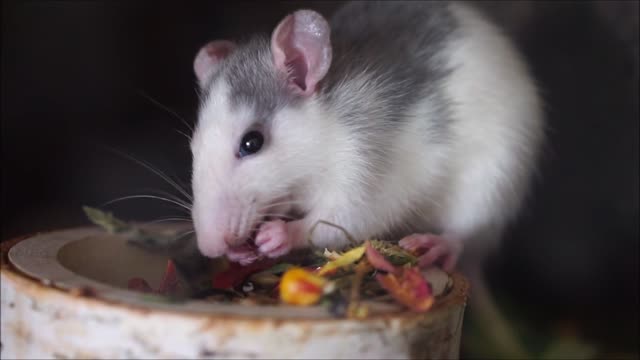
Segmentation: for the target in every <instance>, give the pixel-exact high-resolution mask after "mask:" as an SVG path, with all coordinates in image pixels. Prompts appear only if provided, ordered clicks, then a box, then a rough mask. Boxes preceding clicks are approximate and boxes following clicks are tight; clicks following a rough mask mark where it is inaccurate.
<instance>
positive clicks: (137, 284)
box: [127, 278, 153, 293]
mask: <svg viewBox="0 0 640 360" xmlns="http://www.w3.org/2000/svg"><path fill="white" fill-rule="evenodd" d="M127 288H128V289H129V290H134V291H140V292H144V293H150V292H152V291H153V289H151V286H149V284H148V283H147V281H146V280H145V279H141V278H131V279H129V282H128V283H127Z"/></svg>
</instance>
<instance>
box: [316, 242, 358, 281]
mask: <svg viewBox="0 0 640 360" xmlns="http://www.w3.org/2000/svg"><path fill="white" fill-rule="evenodd" d="M364 252H365V247H364V246H358V247H356V248H353V249H351V250H349V251H347V252H346V253H344V254H342V255H340V257H339V258H337V259H335V260H333V261H330V262H328V263H326V264H324V266H323V267H321V268H320V270H318V275H320V276H323V275H326V274H328V273H330V272H332V271H334V270H337V269H339V268H342V267H345V266H347V265H351V264H353V263H355V262H356V261H358V260H360V258H362V256H363V255H364Z"/></svg>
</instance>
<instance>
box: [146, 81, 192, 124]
mask: <svg viewBox="0 0 640 360" xmlns="http://www.w3.org/2000/svg"><path fill="white" fill-rule="evenodd" d="M138 95H140V96H142V97H144V98H145V99H147V100H149V101H150V102H151V103H153V104H154V105H156V106H158V107H159V108H160V109H162V110H164V111H166V112H168V113H169V114H171V115H173V116H174V117H175V118H176V119H178V120H180V121H182V123H183V124H184V125H185V126H186V127H187V128H188V129H189V130H191V132H193V126H191V125H190V124H189V123H188V122H187V121H186V120H185V119H184V118H182V117H181V116H180V115H178V114H177V113H176V112H175V111H173V110H171V109H169V108H168V107H167V106H165V105H162V104H161V103H160V102H159V101H157V100H156V99H154V98H152V97H151V96H149V95H148V94H147V93H145V92H144V91H142V90H140V89H138Z"/></svg>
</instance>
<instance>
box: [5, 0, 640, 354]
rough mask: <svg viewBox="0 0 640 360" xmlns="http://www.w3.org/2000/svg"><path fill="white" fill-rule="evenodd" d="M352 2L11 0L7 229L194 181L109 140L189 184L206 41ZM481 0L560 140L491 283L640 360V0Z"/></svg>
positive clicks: (523, 305) (524, 305) (63, 220)
mask: <svg viewBox="0 0 640 360" xmlns="http://www.w3.org/2000/svg"><path fill="white" fill-rule="evenodd" d="M337 5H339V3H338V2H327V1H322V2H301V1H290V2H266V1H261V2H238V1H234V2H217V1H216V2H213V1H210V2H145V1H135V2H133V1H132V2H125V1H87V2H85V1H67V2H64V1H24V2H17V1H3V2H2V210H3V212H2V213H3V217H2V224H3V225H2V240H6V239H9V238H11V237H15V236H18V235H22V234H25V233H31V232H36V231H44V230H50V229H56V228H64V227H70V226H79V225H87V224H88V222H87V220H86V218H85V217H84V214H83V212H82V210H81V206H82V205H91V206H102V204H104V203H105V202H107V201H109V200H113V199H116V198H119V197H122V196H127V195H135V194H143V193H150V190H149V189H152V190H164V191H168V192H171V193H173V194H177V191H175V189H172V188H171V187H170V186H169V185H167V184H166V183H165V182H163V180H162V179H160V177H158V176H156V175H154V174H153V173H152V172H150V171H149V170H147V169H145V168H144V167H142V166H140V165H139V164H136V163H135V162H134V161H131V160H129V159H127V158H125V157H122V156H120V155H117V154H116V153H114V152H112V151H110V150H109V149H110V148H113V149H116V150H118V151H121V152H124V153H127V154H130V155H131V156H133V157H135V158H136V159H140V160H144V161H146V162H149V163H151V164H152V165H153V166H154V167H156V168H158V169H160V170H162V171H164V172H166V173H168V174H170V175H172V176H176V177H177V178H179V179H181V181H182V182H183V183H184V184H186V185H187V187H188V183H189V180H190V167H191V164H190V161H191V155H190V153H189V148H188V143H187V140H186V139H185V138H184V137H183V136H182V135H181V134H179V133H178V132H177V131H176V130H179V131H182V132H186V133H189V132H190V130H189V128H188V127H187V126H186V125H185V124H184V123H183V122H182V121H181V120H179V119H177V118H176V117H175V116H174V115H172V114H171V113H170V112H175V114H177V115H178V116H179V117H181V118H183V119H184V121H186V122H187V123H188V124H191V125H192V124H193V123H194V121H195V116H196V109H197V95H196V83H195V77H194V75H193V71H192V63H193V58H194V56H195V54H196V52H197V51H198V49H199V47H200V46H202V45H203V44H204V43H205V42H207V41H209V40H211V39H215V38H228V39H240V38H243V37H246V36H248V35H249V34H251V33H254V32H257V31H261V32H270V31H271V30H272V29H273V27H274V26H275V25H276V24H277V22H278V21H279V20H280V19H281V18H282V17H283V16H284V15H285V14H286V13H287V12H289V11H292V10H293V9H296V8H299V7H307V8H313V9H316V10H318V11H320V12H322V13H324V14H325V15H330V14H331V12H332V11H333V10H334V9H335V7H336V6H337ZM482 6H483V8H484V9H485V10H486V11H487V12H488V13H489V14H490V15H491V16H492V17H494V18H495V19H496V20H497V21H499V22H500V23H501V24H502V25H503V26H504V27H505V28H506V29H507V30H508V31H509V33H510V34H511V36H512V37H513V38H514V39H515V40H516V42H517V45H518V46H519V47H520V49H521V50H522V51H523V52H524V54H525V55H526V56H527V59H528V61H529V62H530V64H531V67H532V70H533V72H534V74H535V76H536V78H537V81H538V83H539V85H540V87H541V89H542V92H543V94H544V97H545V101H546V104H547V106H546V110H547V113H548V135H549V138H548V144H547V147H546V150H545V156H544V158H543V160H542V162H541V166H540V172H539V173H540V176H539V178H538V180H537V182H536V185H535V188H534V192H533V194H532V196H531V201H530V203H529V204H528V206H527V208H526V209H525V211H524V212H523V214H522V216H521V218H520V220H519V222H518V223H517V224H515V225H514V227H513V229H512V231H511V233H510V234H509V236H508V237H507V238H506V239H505V241H504V246H503V247H502V249H501V251H500V252H499V253H498V254H497V255H496V257H495V259H493V260H492V263H491V265H490V267H489V271H490V274H491V279H492V285H493V287H494V289H495V291H496V293H498V294H501V296H504V298H506V299H508V302H509V303H510V304H516V305H515V307H516V308H518V309H519V310H520V313H522V314H521V315H518V316H521V317H523V318H524V319H525V320H526V321H527V322H528V323H530V324H533V325H531V326H533V328H534V329H536V328H537V329H546V328H548V327H551V328H553V329H561V331H565V332H569V333H572V334H576V335H577V336H580V337H582V338H584V339H586V341H589V342H590V343H593V344H596V345H597V346H598V347H600V348H601V349H603V350H602V351H604V353H606V354H609V355H612V354H632V357H636V358H637V353H638V350H637V347H638V343H637V339H638V284H637V282H638V195H639V194H638V187H639V183H638V167H639V165H638V150H639V149H638V131H639V129H638V120H639V119H638V80H639V79H638V2H637V1H601V2H587V1H584V2H583V1H577V2H539V1H518V2H503V1H487V2H482ZM149 98H152V99H154V101H156V102H158V103H159V104H161V105H158V104H154V102H153V101H151V100H150V99H149ZM505 101H508V99H505ZM163 107H166V108H168V109H169V110H165V109H163ZM105 208H106V209H109V210H111V211H113V212H114V213H115V214H116V215H117V216H119V217H121V218H124V219H130V220H155V219H159V218H163V217H166V216H171V215H174V214H179V212H177V211H176V209H175V208H172V207H171V206H167V205H163V204H162V203H161V202H159V201H154V200H150V199H134V200H127V201H122V202H119V203H114V204H112V205H109V206H105ZM505 306H506V305H505Z"/></svg>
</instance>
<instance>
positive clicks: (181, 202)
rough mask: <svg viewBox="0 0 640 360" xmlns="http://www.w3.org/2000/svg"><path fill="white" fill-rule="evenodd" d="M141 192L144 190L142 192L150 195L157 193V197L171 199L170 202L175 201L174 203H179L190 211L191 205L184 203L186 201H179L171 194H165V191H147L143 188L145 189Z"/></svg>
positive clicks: (147, 189)
mask: <svg viewBox="0 0 640 360" xmlns="http://www.w3.org/2000/svg"><path fill="white" fill-rule="evenodd" d="M143 190H144V191H149V192H150V193H154V192H155V193H157V194H158V195H162V196H164V197H165V198H167V199H171V200H174V201H176V202H179V203H180V204H181V205H182V206H183V207H188V208H189V209H191V204H190V203H188V202H186V201H184V200H182V199H180V198H179V197H177V196H175V195H173V194H170V193H168V192H166V191H162V190H155V189H149V188H145V189H143Z"/></svg>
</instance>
